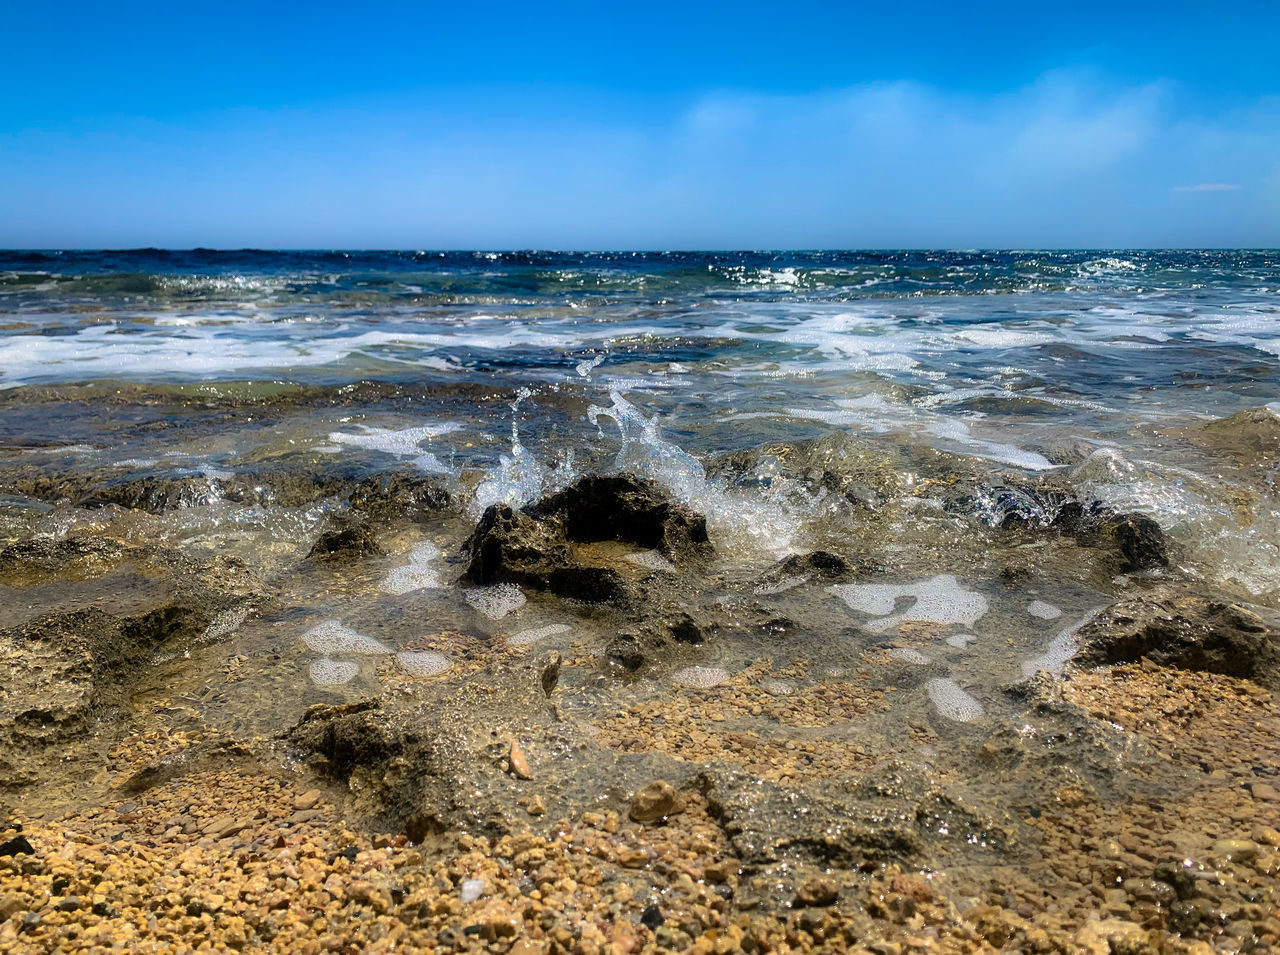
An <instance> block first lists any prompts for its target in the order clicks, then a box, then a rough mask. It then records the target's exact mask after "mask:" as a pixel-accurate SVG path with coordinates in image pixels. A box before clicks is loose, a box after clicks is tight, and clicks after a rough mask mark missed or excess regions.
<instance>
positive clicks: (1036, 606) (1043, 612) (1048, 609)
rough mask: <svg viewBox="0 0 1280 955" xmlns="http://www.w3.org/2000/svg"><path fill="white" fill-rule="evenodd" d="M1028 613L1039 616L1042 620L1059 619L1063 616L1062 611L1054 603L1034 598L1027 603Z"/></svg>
mask: <svg viewBox="0 0 1280 955" xmlns="http://www.w3.org/2000/svg"><path fill="white" fill-rule="evenodd" d="M1027 613H1029V614H1031V616H1033V617H1039V618H1040V619H1041V620H1057V619H1058V618H1059V617H1061V616H1062V611H1061V610H1059V609H1058V608H1057V607H1055V606H1054V605H1053V604H1049V603H1045V602H1044V601H1043V600H1033V601H1031V603H1029V604H1027Z"/></svg>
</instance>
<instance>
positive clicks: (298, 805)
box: [293, 789, 320, 810]
mask: <svg viewBox="0 0 1280 955" xmlns="http://www.w3.org/2000/svg"><path fill="white" fill-rule="evenodd" d="M318 802H320V790H318V789H308V790H307V791H306V792H304V793H302V794H301V795H299V796H296V797H294V800H293V808H294V809H303V810H305V809H314V808H315V807H316V804H317V803H318Z"/></svg>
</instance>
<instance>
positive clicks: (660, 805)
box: [631, 779, 684, 822]
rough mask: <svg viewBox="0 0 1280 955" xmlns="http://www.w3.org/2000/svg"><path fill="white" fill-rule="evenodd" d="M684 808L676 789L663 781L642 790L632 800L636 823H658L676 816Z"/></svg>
mask: <svg viewBox="0 0 1280 955" xmlns="http://www.w3.org/2000/svg"><path fill="white" fill-rule="evenodd" d="M683 808H684V803H683V801H682V800H681V799H680V794H679V793H677V792H676V790H675V787H674V786H672V785H671V784H670V783H668V782H665V781H663V780H661V779H658V780H655V781H654V782H651V783H650V784H649V785H648V786H645V787H644V789H641V790H640V791H639V792H638V793H636V794H635V796H634V797H633V798H632V800H631V818H632V819H633V820H634V821H636V822H656V821H657V820H659V819H665V818H666V817H667V816H674V815H675V814H676V813H678V812H680V811H681V810H682V809H683Z"/></svg>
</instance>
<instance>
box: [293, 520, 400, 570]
mask: <svg viewBox="0 0 1280 955" xmlns="http://www.w3.org/2000/svg"><path fill="white" fill-rule="evenodd" d="M383 556H385V552H384V551H383V549H382V548H381V547H379V546H378V539H377V538H376V537H374V536H373V532H372V531H370V530H369V528H367V527H365V526H364V525H363V524H353V525H351V526H348V527H342V528H338V529H336V530H331V531H326V532H325V533H323V534H321V535H320V537H319V538H318V539H317V540H316V542H315V544H313V545H312V547H311V550H310V551H309V552H308V553H307V560H323V561H332V562H335V563H337V562H346V561H356V560H360V559H362V558H365V557H383Z"/></svg>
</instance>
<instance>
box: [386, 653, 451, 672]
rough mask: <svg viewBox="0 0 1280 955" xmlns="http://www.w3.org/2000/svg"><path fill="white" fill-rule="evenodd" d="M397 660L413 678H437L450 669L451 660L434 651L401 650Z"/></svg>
mask: <svg viewBox="0 0 1280 955" xmlns="http://www.w3.org/2000/svg"><path fill="white" fill-rule="evenodd" d="M396 659H397V660H398V661H400V665H401V666H402V667H404V669H405V671H406V672H407V673H410V674H412V675H413V676H435V675H436V674H437V673H443V672H444V671H445V670H447V669H449V658H448V657H446V656H445V655H444V654H443V653H436V652H434V651H432V650H401V651H400V652H399V653H397V654H396Z"/></svg>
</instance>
